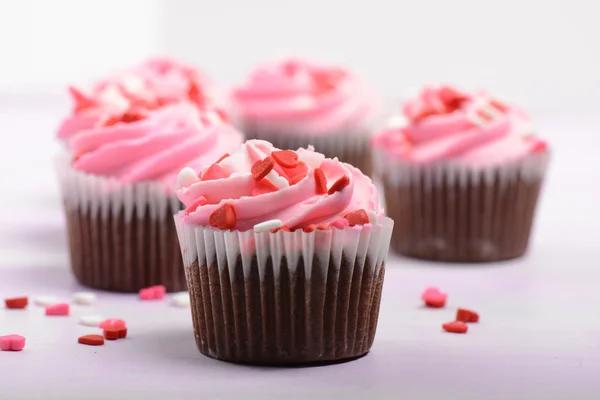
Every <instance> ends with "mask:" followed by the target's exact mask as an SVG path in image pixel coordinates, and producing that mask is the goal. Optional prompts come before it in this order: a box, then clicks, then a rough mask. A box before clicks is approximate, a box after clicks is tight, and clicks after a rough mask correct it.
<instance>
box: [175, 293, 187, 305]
mask: <svg viewBox="0 0 600 400" xmlns="http://www.w3.org/2000/svg"><path fill="white" fill-rule="evenodd" d="M173 305H174V306H175V307H181V308H184V307H189V306H190V294H189V293H188V292H179V293H175V294H174V295H173Z"/></svg>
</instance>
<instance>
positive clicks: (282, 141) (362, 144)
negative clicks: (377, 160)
mask: <svg viewBox="0 0 600 400" xmlns="http://www.w3.org/2000/svg"><path fill="white" fill-rule="evenodd" d="M245 132H246V137H247V138H248V139H262V140H266V141H268V142H271V143H272V144H273V146H275V147H277V148H279V149H290V150H297V149H298V148H300V147H303V148H306V147H307V146H309V145H312V146H314V147H315V150H316V151H318V152H319V153H323V154H325V156H326V157H328V158H334V157H337V158H338V159H339V160H340V161H342V162H345V163H348V164H350V165H352V166H354V167H356V168H358V169H360V170H361V171H362V172H363V173H364V174H365V175H371V171H372V166H371V146H370V138H371V136H370V135H369V134H368V131H361V132H350V131H349V132H343V133H332V134H324V135H301V134H292V133H284V132H281V133H273V132H261V131H260V129H255V128H254V127H250V128H249V129H247V130H246V131H245Z"/></svg>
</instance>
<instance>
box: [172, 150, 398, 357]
mask: <svg viewBox="0 0 600 400" xmlns="http://www.w3.org/2000/svg"><path fill="white" fill-rule="evenodd" d="M215 160H216V159H215ZM179 180H180V182H181V184H182V187H181V188H180V189H179V190H178V191H177V195H178V197H179V199H180V200H181V201H182V202H183V203H184V204H185V205H186V207H187V208H186V209H185V210H184V211H181V212H180V213H178V214H177V215H176V216H175V221H176V225H177V231H178V234H179V241H180V244H181V250H182V253H183V261H184V266H185V271H186V276H187V278H188V287H189V290H190V296H191V300H192V316H193V322H194V330H195V334H196V344H197V345H198V348H199V349H200V351H201V352H202V353H203V354H205V355H207V356H209V357H213V358H217V359H220V360H226V361H232V362H237V363H252V364H298V363H313V362H327V361H339V360H347V359H352V358H355V357H358V356H361V355H364V354H366V353H367V352H368V351H369V349H370V348H371V345H372V344H373V340H374V337H375V329H376V326H377V318H378V314H379V302H380V300H381V290H382V285H383V277H384V272H385V257H386V254H387V250H388V247H389V241H390V237H391V233H392V227H393V222H392V220H391V219H389V218H387V217H385V216H384V215H383V210H382V209H381V208H380V206H379V202H378V199H377V192H376V190H375V188H374V187H373V185H372V183H371V180H370V179H369V178H367V177H366V176H365V175H363V174H362V173H361V172H360V171H359V170H358V169H356V168H354V167H352V166H350V165H348V164H344V163H341V162H339V161H338V160H335V159H333V160H332V159H327V158H325V156H324V155H322V154H320V153H317V152H315V151H313V149H312V148H308V149H299V150H298V151H291V150H286V151H281V150H279V149H277V148H275V147H274V146H272V145H271V144H270V143H268V142H266V141H262V140H250V141H247V142H246V143H244V144H243V145H242V146H241V148H240V149H239V150H237V151H236V152H235V153H233V154H231V156H227V155H225V156H223V157H221V158H220V159H219V160H218V161H215V163H214V164H212V165H211V166H210V167H209V168H208V169H205V170H204V171H203V172H202V173H200V174H196V173H195V172H194V171H192V170H190V169H189V168H186V169H184V170H182V171H181V173H180V175H179Z"/></svg>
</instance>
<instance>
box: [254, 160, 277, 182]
mask: <svg viewBox="0 0 600 400" xmlns="http://www.w3.org/2000/svg"><path fill="white" fill-rule="evenodd" d="M274 166H275V161H273V159H272V158H271V157H267V158H265V159H264V160H259V161H257V162H255V163H254V165H253V166H252V169H251V170H250V172H252V178H254V180H255V181H260V180H261V179H263V178H264V177H265V176H267V175H268V174H269V172H271V170H272V169H273V167H274Z"/></svg>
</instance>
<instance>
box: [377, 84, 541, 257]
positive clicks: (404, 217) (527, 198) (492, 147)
mask: <svg viewBox="0 0 600 400" xmlns="http://www.w3.org/2000/svg"><path fill="white" fill-rule="evenodd" d="M403 113H404V117H405V119H404V122H400V123H397V124H395V125H393V126H390V127H388V128H386V129H384V130H383V131H382V132H381V133H380V134H378V135H376V137H375V138H374V148H375V155H376V160H377V163H376V170H377V175H378V177H379V178H380V179H381V180H382V183H383V187H384V190H385V202H386V210H387V212H388V215H389V216H390V217H392V218H393V219H394V220H395V221H396V229H395V231H394V235H393V237H392V248H393V249H394V250H395V251H397V252H398V253H400V254H402V255H405V256H409V257H415V258H421V259H427V260H438V261H456V262H486V261H499V260H507V259H512V258H516V257H520V256H522V255H523V254H524V253H525V251H526V250H527V245H528V241H529V236H530V232H531V227H532V223H533V219H534V215H535V209H536V204H537V200H538V195H539V193H540V189H541V187H542V183H543V180H544V175H545V173H546V167H547V164H548V161H549V150H548V145H547V144H546V142H544V141H543V140H541V139H539V138H537V137H536V136H534V134H533V130H532V127H531V124H530V121H529V119H528V117H527V115H526V114H525V113H524V112H523V111H522V110H521V109H520V108H518V107H515V106H513V105H510V104H508V103H505V102H503V101H501V100H499V99H497V98H495V97H492V96H490V95H489V94H488V93H486V92H476V93H472V94H470V93H464V92H461V91H459V90H457V89H454V88H452V87H449V86H440V87H426V88H424V89H423V90H422V92H421V93H420V94H419V96H418V97H417V98H415V99H411V100H409V101H407V102H406V104H405V106H404V109H403ZM397 121H398V120H397Z"/></svg>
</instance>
